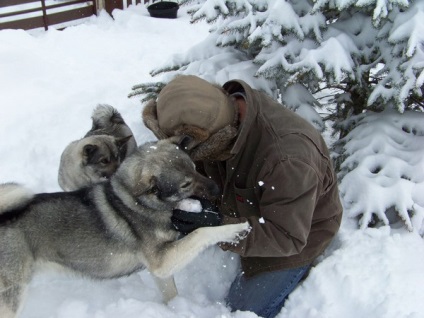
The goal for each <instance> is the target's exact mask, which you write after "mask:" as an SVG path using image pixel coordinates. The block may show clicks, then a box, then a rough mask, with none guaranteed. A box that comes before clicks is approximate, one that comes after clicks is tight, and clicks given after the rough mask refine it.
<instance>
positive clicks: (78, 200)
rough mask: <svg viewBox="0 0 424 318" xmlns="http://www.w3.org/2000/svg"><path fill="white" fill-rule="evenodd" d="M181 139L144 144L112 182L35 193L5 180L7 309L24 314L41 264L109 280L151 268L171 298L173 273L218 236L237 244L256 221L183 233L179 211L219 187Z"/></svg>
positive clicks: (1, 303)
mask: <svg viewBox="0 0 424 318" xmlns="http://www.w3.org/2000/svg"><path fill="white" fill-rule="evenodd" d="M179 141H180V140H178V141H177V138H176V137H173V138H170V139H166V140H161V141H158V142H152V143H147V144H144V145H143V146H141V147H139V148H138V149H137V150H136V151H135V152H134V153H133V154H132V155H130V156H129V157H128V158H126V159H125V161H124V162H123V163H122V164H121V165H120V167H119V168H118V170H117V171H116V173H114V174H113V175H112V177H111V178H110V180H108V181H105V182H100V183H97V184H94V185H91V186H90V187H86V188H83V189H80V190H77V191H72V192H58V193H40V194H31V193H30V192H29V191H27V190H26V189H25V188H24V187H22V186H20V185H17V184H14V183H6V184H3V185H0V313H1V317H2V318H11V317H15V316H16V315H17V311H18V309H19V307H20V302H21V295H22V293H23V291H24V289H25V286H26V285H27V284H28V282H29V281H30V279H31V276H32V274H33V271H34V268H35V264H36V263H41V264H42V263H48V262H53V263H55V264H58V265H61V266H63V267H65V268H68V269H70V270H72V271H75V272H78V273H81V274H83V275H86V276H89V277H92V278H99V279H108V278H116V277H120V276H123V275H128V274H131V273H133V272H136V271H138V270H141V269H143V268H147V269H148V270H149V271H150V272H151V273H152V274H153V275H154V276H155V277H157V278H158V282H159V283H160V284H159V286H160V288H161V289H162V292H163V295H164V299H165V300H166V301H167V300H169V299H171V298H172V297H174V296H175V295H176V294H177V291H176V287H175V284H174V281H173V274H174V273H175V272H177V271H179V270H181V269H182V268H183V267H184V266H186V265H187V264H188V263H189V262H191V261H192V260H193V259H194V258H195V257H196V256H197V255H198V254H199V253H200V252H201V251H203V250H204V249H206V248H207V247H208V246H211V245H213V244H216V243H218V242H234V243H235V244H236V242H237V239H239V238H240V236H242V235H244V234H245V233H247V231H248V230H249V225H248V223H240V224H231V225H222V226H216V227H203V228H199V229H197V230H195V231H193V232H192V233H190V234H188V235H187V236H184V237H183V238H181V239H178V238H179V234H178V232H177V231H176V230H175V229H174V228H173V226H172V223H171V215H172V210H173V208H174V207H175V206H176V204H177V203H179V202H180V201H181V200H184V199H186V198H188V197H191V196H198V197H211V196H216V195H217V194H218V192H219V190H218V187H217V185H216V184H215V183H214V182H212V181H211V180H210V179H208V178H206V177H204V176H202V175H201V174H199V173H198V172H197V171H196V170H195V166H194V163H193V161H192V160H191V159H190V157H189V156H188V155H187V154H186V153H185V152H184V151H183V150H181V148H183V147H181V146H179Z"/></svg>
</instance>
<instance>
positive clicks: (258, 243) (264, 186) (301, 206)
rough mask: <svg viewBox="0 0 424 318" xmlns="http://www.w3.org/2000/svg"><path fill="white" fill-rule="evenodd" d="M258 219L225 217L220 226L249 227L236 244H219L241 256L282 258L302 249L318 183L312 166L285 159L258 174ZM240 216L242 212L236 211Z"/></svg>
mask: <svg viewBox="0 0 424 318" xmlns="http://www.w3.org/2000/svg"><path fill="white" fill-rule="evenodd" d="M257 182H260V184H261V190H262V191H261V196H260V198H259V202H258V206H257V207H256V208H257V209H259V211H256V213H255V214H256V215H259V217H258V216H249V217H240V218H231V217H227V216H226V217H225V218H224V224H231V223H240V222H243V221H246V220H247V221H248V222H249V223H250V225H251V227H252V229H251V231H250V233H249V234H248V235H247V237H246V238H244V239H243V240H241V241H240V242H239V243H238V244H236V245H234V244H221V245H220V246H221V247H222V248H223V249H224V250H231V251H233V252H235V253H238V254H240V255H241V256H244V257H284V256H291V255H295V254H299V253H300V252H301V251H302V249H303V248H304V247H305V245H306V243H307V240H308V236H309V232H310V230H311V225H312V217H313V213H314V210H315V206H316V202H317V200H318V198H317V196H318V194H319V193H320V192H321V187H322V185H321V184H322V183H321V181H320V180H319V177H318V174H317V173H316V171H315V170H314V169H313V167H312V166H310V165H309V164H307V163H306V162H304V161H301V160H299V159H286V160H283V161H281V162H279V163H277V164H276V165H275V166H274V167H272V168H271V169H268V170H267V171H265V172H264V173H261V175H260V176H259V180H257ZM239 213H240V215H244V213H243V211H239Z"/></svg>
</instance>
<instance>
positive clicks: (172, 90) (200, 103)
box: [157, 75, 235, 136]
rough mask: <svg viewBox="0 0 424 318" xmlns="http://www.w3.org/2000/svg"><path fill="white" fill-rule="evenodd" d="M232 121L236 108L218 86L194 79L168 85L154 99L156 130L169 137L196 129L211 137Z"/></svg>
mask: <svg viewBox="0 0 424 318" xmlns="http://www.w3.org/2000/svg"><path fill="white" fill-rule="evenodd" d="M234 118H235V108H234V106H233V104H232V102H231V100H230V98H229V97H228V95H226V94H225V92H224V91H223V90H222V89H221V88H220V87H218V86H215V85H212V84H210V83H209V82H207V81H205V80H203V79H201V78H199V77H197V76H193V75H180V76H178V77H176V78H175V79H173V80H172V81H171V82H169V83H168V84H167V85H166V86H165V87H164V88H163V89H162V91H161V92H160V93H159V96H158V99H157V119H158V125H159V128H160V129H161V130H162V131H163V132H164V133H165V134H166V135H168V136H172V135H174V134H175V132H176V130H177V129H179V128H180V127H182V126H195V127H198V128H200V129H204V130H206V131H207V132H208V133H209V134H214V133H216V132H217V131H218V130H220V129H222V128H223V127H225V126H227V125H231V124H233V122H234Z"/></svg>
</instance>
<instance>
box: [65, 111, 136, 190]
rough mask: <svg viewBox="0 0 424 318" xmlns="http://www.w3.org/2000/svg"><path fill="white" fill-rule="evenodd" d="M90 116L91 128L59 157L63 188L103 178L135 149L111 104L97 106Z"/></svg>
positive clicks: (120, 117) (82, 184) (79, 186)
mask: <svg viewBox="0 0 424 318" xmlns="http://www.w3.org/2000/svg"><path fill="white" fill-rule="evenodd" d="M91 118H92V121H93V125H92V127H91V129H90V130H89V131H88V132H87V133H86V134H85V136H84V138H82V139H80V140H76V141H73V142H71V143H70V144H69V145H68V146H67V147H66V148H65V150H64V151H63V153H62V156H61V158H60V166H59V177H58V181H59V185H60V187H61V188H62V190H64V191H73V190H78V189H80V188H82V187H85V186H88V185H90V184H92V183H97V182H101V181H105V180H106V179H107V178H110V176H111V175H112V174H113V173H114V172H115V171H116V169H118V167H119V165H120V164H121V162H122V161H123V160H124V159H125V157H127V156H128V155H130V154H131V153H132V152H134V150H135V149H136V148H137V143H136V141H135V139H134V137H133V133H132V131H131V129H130V127H128V125H127V124H126V123H125V121H124V119H123V118H122V116H121V114H120V113H119V112H118V111H117V110H116V109H115V108H113V107H112V106H110V105H106V104H100V105H98V106H97V107H96V108H95V109H94V111H93V114H92V116H91Z"/></svg>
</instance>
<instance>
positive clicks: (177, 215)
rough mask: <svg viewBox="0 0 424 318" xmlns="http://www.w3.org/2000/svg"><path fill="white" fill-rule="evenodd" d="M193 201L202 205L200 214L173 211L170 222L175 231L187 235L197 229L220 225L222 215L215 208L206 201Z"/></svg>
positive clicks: (178, 210)
mask: <svg viewBox="0 0 424 318" xmlns="http://www.w3.org/2000/svg"><path fill="white" fill-rule="evenodd" d="M194 199H196V200H199V201H200V203H201V205H202V211H201V212H188V211H184V210H180V209H175V210H173V214H172V217H171V221H172V224H173V225H174V227H175V229H176V230H177V231H179V232H181V233H183V234H188V233H190V232H193V231H194V230H195V229H198V228H199V227H205V226H218V225H221V223H222V214H221V213H220V211H219V208H218V207H217V206H215V205H214V204H213V203H212V202H210V201H209V200H206V199H199V198H194Z"/></svg>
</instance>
